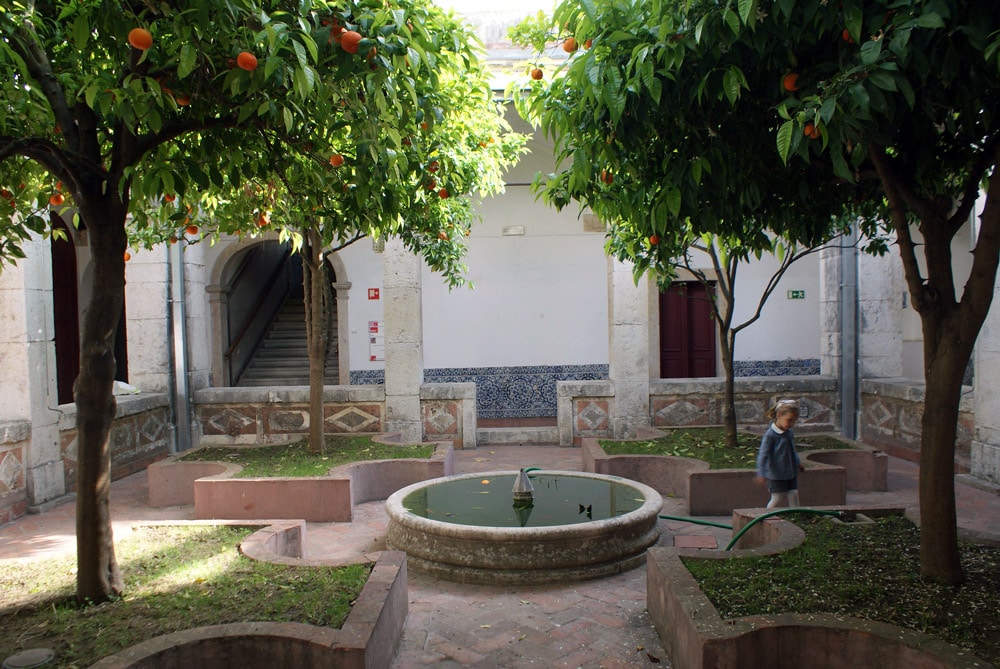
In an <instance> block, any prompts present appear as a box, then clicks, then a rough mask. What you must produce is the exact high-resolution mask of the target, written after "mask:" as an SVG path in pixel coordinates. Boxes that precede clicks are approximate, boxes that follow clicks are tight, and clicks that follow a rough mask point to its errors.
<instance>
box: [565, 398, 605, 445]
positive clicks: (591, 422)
mask: <svg viewBox="0 0 1000 669" xmlns="http://www.w3.org/2000/svg"><path fill="white" fill-rule="evenodd" d="M574 405H575V406H574V411H573V415H574V422H575V426H574V431H575V432H576V434H577V435H579V436H581V437H595V436H604V435H606V434H608V433H609V432H610V430H611V402H610V401H609V400H604V399H584V400H578V401H576V402H574Z"/></svg>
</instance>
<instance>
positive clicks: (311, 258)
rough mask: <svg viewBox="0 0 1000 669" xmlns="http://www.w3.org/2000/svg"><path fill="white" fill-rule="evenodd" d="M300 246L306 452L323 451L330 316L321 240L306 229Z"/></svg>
mask: <svg viewBox="0 0 1000 669" xmlns="http://www.w3.org/2000/svg"><path fill="white" fill-rule="evenodd" d="M304 237H305V240H306V241H305V243H304V244H303V247H302V270H303V271H302V284H303V292H304V299H305V307H306V346H307V348H308V351H309V452H310V453H323V452H324V451H325V450H326V437H325V435H324V429H323V428H324V416H323V386H324V385H325V379H326V348H327V342H328V340H329V335H328V332H329V327H328V326H327V319H328V317H329V311H328V308H327V307H328V305H327V300H326V292H327V291H326V289H325V286H324V282H325V281H326V272H325V271H324V269H323V265H324V263H323V255H322V240H321V239H320V236H319V234H318V233H317V232H316V231H315V230H314V229H311V228H309V229H306V230H305V235H304Z"/></svg>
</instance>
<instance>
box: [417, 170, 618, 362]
mask: <svg viewBox="0 0 1000 669" xmlns="http://www.w3.org/2000/svg"><path fill="white" fill-rule="evenodd" d="M480 211H481V214H482V217H483V222H482V223H481V224H479V225H478V226H476V227H474V228H473V232H472V235H471V236H470V237H469V254H468V259H467V264H468V266H469V273H468V277H469V279H470V280H471V281H472V283H473V284H474V286H475V288H474V290H469V289H468V288H460V289H456V290H453V291H450V292H449V291H448V289H447V288H446V287H445V286H444V283H443V282H442V281H441V279H440V278H439V277H436V276H434V275H432V274H430V272H426V271H425V275H424V346H425V349H424V356H425V358H424V361H425V365H426V367H428V368H435V367H484V366H519V365H586V364H607V362H608V331H607V322H608V321H607V313H608V307H607V264H606V261H605V259H604V248H603V245H604V236H603V234H601V233H584V232H583V231H582V230H583V223H582V221H581V220H579V219H578V218H577V216H576V212H575V211H564V212H562V213H557V212H556V211H555V210H554V209H551V208H548V207H546V206H545V205H544V204H542V203H539V202H536V201H535V200H534V195H533V194H532V193H531V192H530V189H529V188H528V187H526V186H511V187H509V188H508V189H507V192H506V193H505V194H504V195H501V196H498V197H495V198H492V199H491V200H489V201H487V202H485V203H484V204H483V206H482V208H481V210H480ZM512 226H523V228H524V234H523V236H521V235H517V236H505V235H504V234H503V232H504V228H509V227H512Z"/></svg>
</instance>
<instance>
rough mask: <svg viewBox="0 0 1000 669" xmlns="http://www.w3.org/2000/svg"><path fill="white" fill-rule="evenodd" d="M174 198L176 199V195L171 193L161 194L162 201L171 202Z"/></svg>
mask: <svg viewBox="0 0 1000 669" xmlns="http://www.w3.org/2000/svg"><path fill="white" fill-rule="evenodd" d="M176 199H177V196H176V195H174V194H173V193H165V194H164V195H163V201H164V202H173V201H174V200H176Z"/></svg>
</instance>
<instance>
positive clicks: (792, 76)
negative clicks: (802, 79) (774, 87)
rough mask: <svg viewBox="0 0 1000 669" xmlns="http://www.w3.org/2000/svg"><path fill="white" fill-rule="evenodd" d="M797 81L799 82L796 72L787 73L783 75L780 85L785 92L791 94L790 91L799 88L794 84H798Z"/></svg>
mask: <svg viewBox="0 0 1000 669" xmlns="http://www.w3.org/2000/svg"><path fill="white" fill-rule="evenodd" d="M798 80H799V73H798V72H789V73H788V74H786V75H785V77H784V79H782V80H781V85H782V86H783V87H784V89H785V90H786V91H788V92H789V93H791V92H792V91H797V90H799V87H798V86H797V85H796V82H798Z"/></svg>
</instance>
